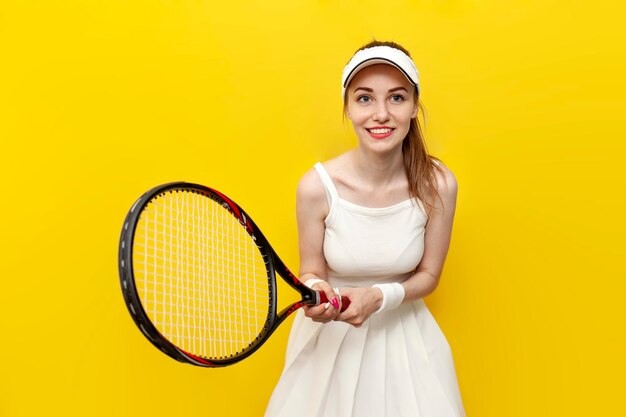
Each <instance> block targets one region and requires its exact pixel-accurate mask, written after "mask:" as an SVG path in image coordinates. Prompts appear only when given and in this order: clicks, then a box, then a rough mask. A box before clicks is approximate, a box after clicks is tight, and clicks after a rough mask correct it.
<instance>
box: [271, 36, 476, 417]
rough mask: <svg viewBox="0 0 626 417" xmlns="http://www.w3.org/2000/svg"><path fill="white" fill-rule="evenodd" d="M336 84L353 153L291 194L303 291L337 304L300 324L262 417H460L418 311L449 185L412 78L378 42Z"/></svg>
mask: <svg viewBox="0 0 626 417" xmlns="http://www.w3.org/2000/svg"><path fill="white" fill-rule="evenodd" d="M342 83H343V100H344V113H345V115H346V117H348V118H349V119H350V121H351V122H352V126H353V128H354V132H355V133H356V137H357V139H358V146H357V147H356V148H355V149H352V150H350V151H348V152H346V153H343V154H341V155H339V156H337V157H335V158H333V159H331V160H329V161H326V162H324V163H323V164H321V163H317V164H316V165H315V167H314V169H311V170H310V171H309V172H307V173H306V174H305V175H304V176H303V177H302V179H301V181H300V183H299V185H298V190H297V219H298V230H299V248H300V263H301V264H300V275H301V280H302V281H303V282H305V284H306V285H307V286H309V287H311V288H314V289H316V290H320V291H324V292H325V293H326V295H327V296H328V299H329V300H332V302H331V303H328V304H326V305H320V306H315V307H305V308H303V309H302V310H301V311H299V312H298V313H297V315H296V317H295V320H294V323H293V327H292V329H291V334H290V336H289V343H288V347H287V355H286V360H285V368H284V370H283V373H282V376H281V378H280V381H279V382H278V385H277V386H276V388H275V390H274V393H273V394H272V398H271V399H270V402H269V405H268V408H267V410H266V414H265V415H266V417H273V416H295V415H297V416H319V417H348V416H356V417H361V416H375V417H384V416H388V417H402V416H421V417H463V416H465V412H464V409H463V404H462V401H461V395H460V392H459V388H458V383H457V379H456V371H455V367H454V362H453V358H452V353H451V350H450V346H449V344H448V342H447V340H446V338H445V336H444V334H443V333H442V331H441V329H440V328H439V326H438V325H437V323H436V321H435V319H434V318H433V316H432V315H431V313H430V311H429V310H428V308H427V307H426V305H425V304H424V301H423V300H422V298H423V297H424V296H426V295H428V294H430V293H432V292H433V291H434V290H435V288H436V287H437V284H438V282H439V277H440V274H441V271H442V269H443V265H444V261H445V258H446V255H447V252H448V247H449V244H450V236H451V232H452V223H453V218H454V212H455V205H456V196H457V183H456V180H455V177H454V175H453V174H452V172H451V171H450V170H449V169H448V168H447V167H446V166H445V165H443V164H442V163H441V161H439V160H438V159H436V158H434V157H432V156H430V155H429V154H428V153H427V151H426V146H425V143H424V140H423V137H422V134H421V132H420V129H419V125H418V122H417V113H418V107H419V103H420V102H419V93H420V85H419V77H418V72H417V69H416V67H415V64H414V63H413V61H412V59H411V58H410V54H409V52H408V51H407V50H406V49H404V48H402V47H401V46H400V45H398V44H396V43H393V42H379V41H374V42H370V43H369V44H367V45H365V46H363V47H362V48H360V49H359V50H358V51H357V52H356V54H355V55H354V56H353V57H352V59H351V60H350V62H348V64H347V65H346V67H345V69H344V72H343V80H342ZM344 296H345V297H348V298H349V299H350V301H351V304H350V306H349V307H348V309H346V310H345V311H344V312H340V305H339V300H340V297H344Z"/></svg>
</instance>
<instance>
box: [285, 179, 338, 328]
mask: <svg viewBox="0 0 626 417" xmlns="http://www.w3.org/2000/svg"><path fill="white" fill-rule="evenodd" d="M328 211H329V207H328V203H327V202H326V191H325V190H324V186H323V185H322V182H321V180H320V178H319V175H318V174H317V172H316V171H315V170H314V169H311V170H310V171H308V172H307V173H306V174H304V176H303V177H302V179H301V180H300V182H299V184H298V189H297V192H296V218H297V221H298V245H299V250H300V280H301V281H302V282H306V281H307V280H309V279H311V278H317V279H321V280H323V281H322V282H319V283H317V284H315V285H314V286H313V288H314V289H316V290H318V291H323V292H324V293H325V294H326V297H328V299H329V300H332V299H333V298H336V297H337V295H336V294H335V292H334V290H333V288H332V287H331V286H330V285H329V284H328V283H327V282H326V259H325V258H324V250H323V245H324V231H325V228H326V226H325V224H324V219H325V218H326V216H327V215H328ZM303 310H304V314H305V315H306V316H307V317H310V318H311V319H313V320H314V321H318V322H322V323H325V322H328V321H330V320H332V319H334V318H335V317H336V316H337V315H338V314H339V310H338V309H336V308H335V307H334V306H333V305H332V304H330V303H329V304H328V305H324V304H322V305H319V306H314V307H309V306H304V307H303Z"/></svg>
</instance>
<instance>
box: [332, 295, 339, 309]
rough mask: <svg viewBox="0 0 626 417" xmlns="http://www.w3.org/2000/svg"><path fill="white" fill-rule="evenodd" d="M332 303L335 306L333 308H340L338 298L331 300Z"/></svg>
mask: <svg viewBox="0 0 626 417" xmlns="http://www.w3.org/2000/svg"><path fill="white" fill-rule="evenodd" d="M330 302H331V304H332V305H333V307H335V308H339V300H337V297H333V299H332V300H330Z"/></svg>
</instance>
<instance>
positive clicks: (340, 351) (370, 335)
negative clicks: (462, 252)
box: [265, 299, 465, 417]
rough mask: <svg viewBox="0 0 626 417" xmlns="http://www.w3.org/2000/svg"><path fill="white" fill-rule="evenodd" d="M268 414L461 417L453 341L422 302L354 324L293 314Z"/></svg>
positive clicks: (347, 416) (461, 406) (305, 416)
mask: <svg viewBox="0 0 626 417" xmlns="http://www.w3.org/2000/svg"><path fill="white" fill-rule="evenodd" d="M265 416H266V417H279V416H284V417H287V416H289V417H292V416H301V417H350V416H353V417H369V416H372V417H374V416H375V417H403V416H411V417H465V411H464V408H463V404H462V400H461V394H460V391H459V386H458V382H457V376H456V370H455V367H454V360H453V357H452V352H451V349H450V345H449V344H448V341H447V340H446V338H445V336H444V334H443V332H442V331H441V329H440V327H439V325H438V324H437V322H436V321H435V319H434V317H433V316H432V314H431V313H430V311H429V310H428V308H427V307H426V304H425V303H424V301H423V300H421V299H420V300H418V301H416V302H413V303H405V304H402V305H400V307H398V308H397V309H394V310H391V311H387V312H383V313H381V314H378V315H374V316H372V317H370V319H369V320H368V321H366V322H365V323H364V324H363V325H362V326H361V327H359V328H356V327H353V326H351V325H349V324H347V323H343V322H330V323H326V324H320V323H315V322H313V321H312V320H310V319H309V318H307V317H306V316H305V315H304V313H303V311H302V310H300V311H298V313H297V315H296V317H295V320H294V323H293V326H292V329H291V333H290V335H289V343H288V346H287V353H286V358H285V367H284V369H283V373H282V375H281V377H280V380H279V382H278V384H277V386H276V388H275V389H274V392H273V394H272V397H271V399H270V402H269V404H268V407H267V409H266V413H265Z"/></svg>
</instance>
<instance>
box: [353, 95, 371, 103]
mask: <svg viewBox="0 0 626 417" xmlns="http://www.w3.org/2000/svg"><path fill="white" fill-rule="evenodd" d="M356 100H357V101H358V102H360V103H367V102H368V101H370V98H369V97H368V96H360V97H359V98H357V99H356Z"/></svg>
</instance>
